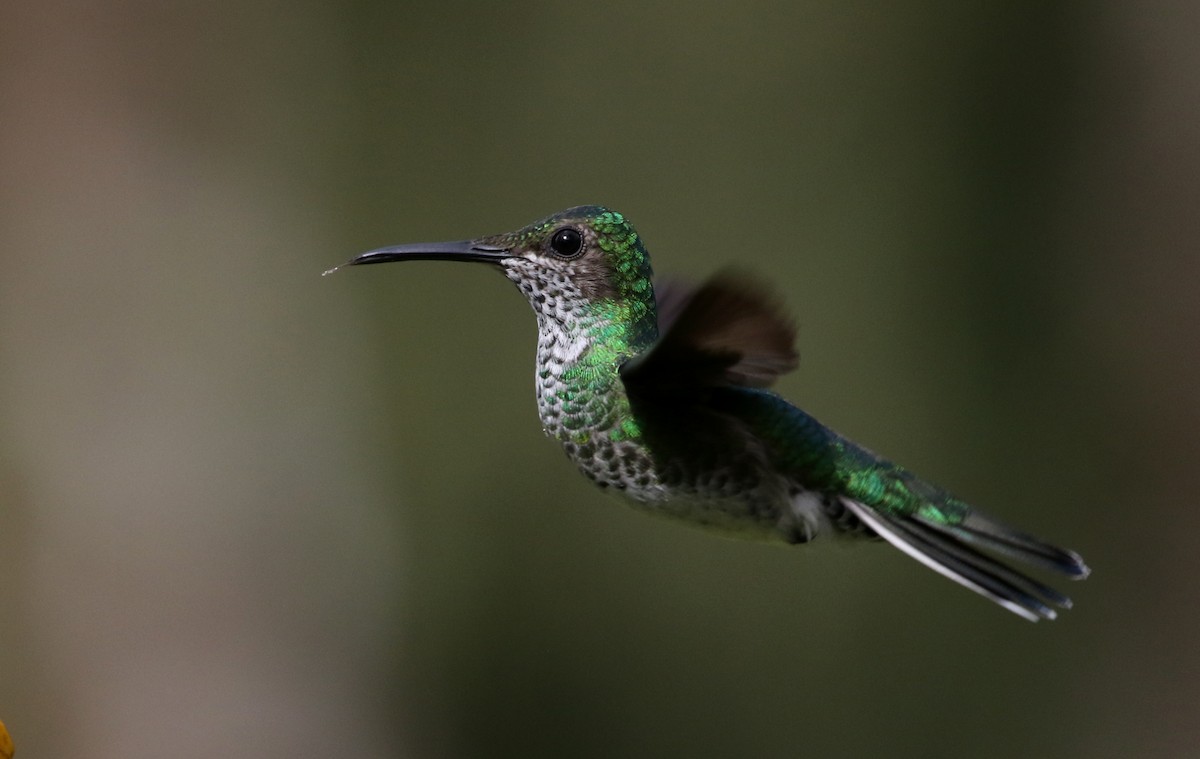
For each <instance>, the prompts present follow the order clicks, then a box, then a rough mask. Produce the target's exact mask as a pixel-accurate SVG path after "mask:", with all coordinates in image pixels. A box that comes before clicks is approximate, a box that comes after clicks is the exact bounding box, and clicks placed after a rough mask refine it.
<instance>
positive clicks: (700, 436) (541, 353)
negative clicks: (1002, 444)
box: [350, 206, 1088, 620]
mask: <svg viewBox="0 0 1200 759" xmlns="http://www.w3.org/2000/svg"><path fill="white" fill-rule="evenodd" d="M413 259H457V260H477V261H484V262H488V263H492V264H494V265H497V266H499V267H501V269H502V270H503V271H504V273H505V275H506V276H507V277H508V278H509V279H511V280H512V281H513V282H515V283H516V284H517V286H518V287H519V288H520V290H521V291H522V292H523V293H524V295H525V296H526V298H527V299H528V300H529V303H530V305H531V306H532V307H533V309H534V311H535V313H536V315H537V320H538V345H537V363H536V367H537V369H536V383H537V402H538V413H539V416H540V417H541V421H542V426H543V429H544V430H545V431H546V434H547V435H549V436H551V437H553V438H555V439H556V440H558V441H559V442H560V443H561V444H562V446H563V448H564V450H565V451H566V453H567V456H568V457H569V458H570V459H571V460H572V461H573V462H574V463H575V465H576V466H578V467H579V469H580V471H582V472H583V474H584V475H586V476H587V477H588V478H589V479H591V480H592V481H593V482H595V483H596V484H597V485H599V486H600V487H601V488H604V489H607V490H612V491H617V492H620V493H621V494H622V495H624V496H625V497H627V498H628V499H630V500H631V501H632V502H633V503H634V504H635V505H637V506H638V507H639V508H641V509H643V510H645V511H647V512H650V513H653V514H657V515H661V516H667V517H672V518H677V519H680V520H684V521H686V522H690V523H693V524H697V525H700V526H704V527H707V528H710V529H714V530H718V531H720V532H723V533H726V534H730V535H734V536H738V537H748V538H755V539H762V540H768V541H776V542H784V543H803V542H807V541H809V540H811V539H813V538H814V537H816V536H818V535H822V534H826V533H830V534H835V535H842V536H852V537H860V538H882V539H884V540H887V541H888V542H889V543H891V544H893V545H895V546H896V547H897V548H900V549H901V550H903V551H904V552H905V553H907V554H909V555H910V556H913V557H914V558H916V559H918V560H919V561H921V562H922V563H924V564H926V565H927V566H929V567H931V568H933V569H935V570H936V571H938V572H940V573H942V574H944V575H946V576H948V577H950V578H951V579H954V580H956V581H957V582H959V583H961V584H963V585H965V586H967V587H969V588H971V589H972V590H975V591H976V592H979V593H981V594H983V595H985V596H987V597H989V598H991V599H992V600H993V601H996V602H997V603H999V604H1001V605H1002V606H1004V607H1005V608H1007V609H1009V610H1010V611H1013V612H1015V613H1017V614H1019V615H1021V616H1023V617H1026V618H1028V619H1031V620H1037V619H1040V618H1053V617H1054V616H1055V611H1054V609H1053V608H1052V607H1053V606H1059V607H1063V608H1066V607H1069V606H1070V600H1069V599H1068V598H1066V597H1065V596H1063V595H1061V594H1060V593H1058V592H1057V591H1054V590H1053V589H1051V588H1049V587H1046V586H1044V585H1042V584H1041V583H1038V582H1036V581H1035V580H1032V579H1030V578H1029V577H1027V576H1025V575H1023V574H1021V573H1019V572H1017V571H1016V570H1014V569H1012V568H1010V567H1009V566H1008V565H1006V564H1003V563H1001V562H1000V561H998V560H997V559H996V558H994V557H993V556H991V555H989V553H984V552H982V551H980V550H978V549H980V548H982V549H984V550H986V551H988V552H990V553H993V554H1001V555H1005V556H1007V557H1010V558H1015V559H1018V560H1021V561H1024V562H1026V563H1033V564H1038V565H1041V566H1043V567H1045V568H1050V569H1053V570H1056V571H1060V572H1062V573H1064V574H1066V575H1068V576H1070V577H1075V578H1081V577H1084V576H1086V575H1087V573H1088V570H1087V567H1086V566H1085V565H1084V564H1083V561H1082V560H1081V559H1080V558H1079V556H1078V555H1076V554H1074V553H1072V552H1070V551H1066V550H1063V549H1060V548H1056V547H1054V546H1051V545H1049V544H1047V543H1044V542H1042V541H1040V540H1037V539H1035V538H1032V537H1030V536H1028V535H1026V534H1024V533H1021V532H1018V531H1016V530H1014V529H1012V528H1010V527H1008V526H1006V525H1004V524H1002V523H1000V522H997V521H995V520H993V519H991V518H990V517H986V516H984V515H982V514H981V513H979V512H978V511H976V510H974V509H972V508H971V507H969V506H968V505H967V504H966V503H964V502H962V501H960V500H958V499H957V498H954V497H953V496H951V495H949V494H948V493H946V492H944V491H943V490H941V489H939V488H937V487H936V486H933V485H931V484H929V483H926V482H924V481H922V480H920V479H918V478H917V477H915V476H914V475H912V474H911V473H910V472H908V471H907V470H905V469H903V468H902V467H899V466H897V465H895V464H893V463H891V462H889V461H887V460H885V459H882V458H880V457H878V456H876V455H875V454H873V453H871V452H870V451H868V450H866V449H864V448H862V447H860V446H858V445H856V444H855V443H853V442H851V441H850V440H847V439H846V438H844V437H842V436H840V435H838V434H837V433H835V432H833V431H832V430H830V429H829V428H827V427H825V426H824V425H823V424H821V423H820V422H818V421H817V420H816V419H814V418H813V417H811V416H809V415H808V414H807V413H805V412H804V411H802V410H801V409H799V408H797V407H796V406H794V405H792V404H790V403H788V402H787V401H786V400H784V399H783V398H781V397H780V396H778V395H776V394H774V393H772V392H771V391H769V390H767V389H766V388H767V387H768V386H769V385H770V384H771V383H772V382H773V381H774V379H775V378H776V377H777V376H779V375H780V374H782V373H784V372H787V371H790V370H791V369H792V368H794V366H795V364H796V361H797V358H796V353H795V350H794V348H793V340H794V330H793V327H792V326H791V324H790V322H789V321H788V320H787V319H786V318H784V317H783V316H782V315H781V313H780V311H779V310H778V308H777V306H776V305H775V303H774V301H773V299H772V298H771V297H770V296H769V294H768V293H767V292H766V291H765V289H764V288H762V287H761V286H760V285H758V284H757V283H755V282H754V281H753V280H750V279H747V278H745V277H742V276H737V275H732V274H722V275H718V276H716V277H714V278H713V279H711V280H709V281H708V282H706V283H704V284H703V285H701V286H700V287H698V288H687V287H684V286H681V285H678V284H672V285H661V284H660V286H659V288H658V292H657V293H656V291H655V286H654V284H653V282H652V276H651V269H650V262H649V256H648V254H647V252H646V250H645V247H644V245H643V244H642V241H641V238H640V237H639V236H638V234H637V232H636V231H634V229H633V227H632V226H631V225H630V224H629V222H628V221H627V220H626V219H625V218H624V217H623V216H622V215H621V214H619V213H616V212H614V211H610V210H608V209H605V208H601V207H598V206H582V207H578V208H572V209H569V210H567V211H564V212H562V213H559V214H556V215H554V216H551V217H549V218H547V219H544V220H542V221H539V222H536V223H534V224H532V225H530V226H528V227H525V228H523V229H521V230H518V231H517V232H512V233H509V234H503V235H495V236H492V237H486V238H481V239H479V240H471V241H464V242H461V243H433V244H421V245H405V246H398V247H393V248H384V249H380V250H377V251H371V252H370V253H365V254H363V255H361V256H358V257H356V258H355V259H353V260H352V261H351V262H350V263H351V264H367V263H384V262H387V261H400V260H413Z"/></svg>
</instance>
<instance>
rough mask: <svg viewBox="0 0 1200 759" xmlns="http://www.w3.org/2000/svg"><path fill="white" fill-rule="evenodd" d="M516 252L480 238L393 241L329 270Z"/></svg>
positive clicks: (495, 258)
mask: <svg viewBox="0 0 1200 759" xmlns="http://www.w3.org/2000/svg"><path fill="white" fill-rule="evenodd" d="M512 257H513V254H512V253H511V252H510V251H509V249H508V248H503V247H501V246H499V245H490V244H488V243H483V242H479V241H477V240H461V241H459V242H418V243H412V244H410V245H394V246H392V247H390V248H378V249H376V250H369V251H367V252H366V253H360V254H358V255H357V256H355V257H354V258H351V259H350V260H349V261H347V262H346V263H344V264H342V265H341V266H335V267H333V268H332V269H330V270H329V271H327V272H325V273H326V274H332V273H333V272H335V271H337V270H338V269H341V268H344V267H346V266H361V265H363V264H387V263H391V262H393V261H483V262H485V263H493V264H494V263H499V262H501V261H503V260H504V259H506V258H512Z"/></svg>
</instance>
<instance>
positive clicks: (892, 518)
mask: <svg viewBox="0 0 1200 759" xmlns="http://www.w3.org/2000/svg"><path fill="white" fill-rule="evenodd" d="M842 503H843V504H844V505H845V506H846V508H847V509H849V510H850V511H851V512H853V513H854V514H855V515H856V516H857V517H858V518H859V519H861V520H862V521H863V522H864V523H865V524H867V525H868V526H869V527H870V528H871V529H872V530H874V531H875V533H876V534H878V535H879V537H881V538H883V539H884V540H886V541H888V542H889V543H891V544H892V545H893V546H895V547H896V548H898V549H900V550H901V551H903V552H904V553H906V554H908V555H909V556H911V557H912V558H914V559H916V560H917V561H919V562H921V563H922V564H924V565H926V566H927V567H929V568H930V569H933V570H934V571H936V572H938V573H940V574H942V575H944V576H946V577H948V578H950V579H951V580H954V581H955V582H957V583H959V584H960V585H963V586H964V587H967V588H970V589H971V590H973V591H975V592H976V593H979V594H980V595H982V596H984V597H986V598H989V599H991V600H992V601H994V602H995V603H997V604H999V605H1000V606H1002V607H1004V608H1005V609H1008V610H1009V611H1011V612H1013V613H1014V614H1017V615H1019V616H1021V617H1023V618H1025V619H1028V620H1030V621H1031V622H1037V621H1038V620H1040V619H1054V618H1055V617H1057V616H1058V614H1057V612H1056V611H1055V610H1054V608H1053V607H1055V606H1057V607H1059V608H1063V609H1069V608H1070V607H1071V599H1070V598H1068V597H1067V596H1065V595H1063V594H1062V593H1059V592H1058V591H1056V590H1054V589H1053V588H1050V587H1047V586H1046V585H1043V584H1041V583H1039V582H1037V581H1036V580H1033V579H1032V578H1029V577H1026V576H1025V575H1023V574H1021V573H1020V572H1018V571H1017V570H1015V569H1013V568H1011V567H1009V566H1007V565H1005V564H1002V563H1001V562H999V561H997V560H996V559H993V558H992V557H990V556H987V555H986V554H983V553H980V552H979V551H977V550H975V548H973V547H972V545H971V544H972V543H975V544H978V545H981V546H982V547H986V548H989V549H993V550H996V551H997V552H999V553H1003V554H1005V555H1008V556H1012V557H1014V558H1017V559H1021V560H1023V561H1028V562H1032V563H1036V564H1047V565H1048V566H1051V567H1052V568H1055V569H1059V570H1060V571H1064V572H1067V573H1068V574H1072V575H1075V576H1083V575H1086V567H1085V566H1083V563H1082V561H1079V560H1078V557H1077V556H1075V555H1074V554H1070V552H1066V551H1060V549H1053V550H1054V551H1059V552H1061V553H1063V554H1064V555H1068V554H1069V555H1070V556H1074V558H1075V561H1074V562H1069V563H1067V564H1065V565H1060V563H1059V562H1049V561H1048V560H1047V558H1046V557H1047V555H1049V554H1048V552H1047V551H1046V550H1044V549H1046V548H1053V547H1052V546H1046V544H1044V543H1041V542H1040V541H1037V540H1036V539H1033V538H1029V537H1028V536H1024V535H1020V534H1019V533H1012V534H1013V535H1014V536H1015V538H1013V539H1010V540H1002V539H1001V538H1002V537H1007V535H1008V533H1005V534H1004V535H1003V536H1002V535H1000V534H999V533H996V532H995V529H996V528H998V523H995V522H991V521H990V520H987V524H988V526H989V528H993V529H992V530H990V531H989V532H986V533H984V532H976V531H974V530H972V529H970V528H963V529H962V530H960V531H956V530H953V529H952V528H948V527H945V526H943V525H936V524H932V523H929V522H926V521H924V520H920V519H915V518H911V517H906V516H896V515H889V514H884V513H881V512H878V511H875V510H874V509H872V508H870V507H869V506H866V505H864V504H862V503H859V502H858V501H854V500H852V499H848V498H846V499H842ZM981 535H982V536H983V537H980V536H981ZM968 536H969V537H968ZM1026 540H1028V541H1031V542H1030V544H1029V545H1030V546H1031V547H1036V550H1024V551H1023V550H1022V548H1023V547H1024V543H1025V542H1026ZM1018 546H1020V547H1018ZM1066 567H1070V568H1071V569H1074V568H1076V567H1081V568H1082V570H1083V571H1082V574H1081V573H1080V572H1078V571H1071V570H1069V569H1067V568H1066Z"/></svg>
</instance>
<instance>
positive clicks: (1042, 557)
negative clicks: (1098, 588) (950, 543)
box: [926, 511, 1092, 580]
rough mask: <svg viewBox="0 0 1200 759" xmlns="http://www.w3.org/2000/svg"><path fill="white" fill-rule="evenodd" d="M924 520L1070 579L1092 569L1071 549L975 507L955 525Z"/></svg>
mask: <svg viewBox="0 0 1200 759" xmlns="http://www.w3.org/2000/svg"><path fill="white" fill-rule="evenodd" d="M926 524H928V525H929V526H930V527H933V528H935V529H939V530H942V531H944V532H946V533H949V534H950V535H953V536H954V537H956V538H958V539H960V540H962V541H965V542H967V543H972V544H974V545H977V546H979V547H980V548H984V549H987V550H989V551H995V552H996V553H1001V554H1004V555H1005V556H1008V557H1010V558H1013V559H1017V560H1019V561H1023V562H1026V563H1028V564H1034V565H1037V566H1041V567H1045V568H1046V569H1050V570H1053V571H1055V572H1061V573H1063V574H1065V575H1067V576H1068V577H1070V578H1071V579H1072V580H1082V579H1084V578H1085V577H1087V576H1088V575H1089V574H1090V573H1091V571H1092V570H1091V569H1089V568H1088V566H1087V564H1084V563H1083V557H1082V556H1080V555H1079V554H1077V553H1075V552H1074V551H1068V550H1066V549H1065V548H1059V547H1058V546H1052V545H1050V544H1049V543H1046V542H1044V541H1041V540H1038V539H1037V538H1035V537H1033V536H1032V535H1027V534H1025V533H1023V532H1020V531H1019V530H1015V529H1013V528H1012V527H1009V526H1008V525H1006V524H1004V523H1002V522H998V521H996V520H995V519H992V518H991V517H988V516H986V515H984V514H980V513H978V512H975V511H973V512H971V513H969V514H968V515H967V517H966V519H964V520H963V521H962V522H960V523H959V524H957V525H952V526H951V525H942V524H936V523H932V522H927V523H926Z"/></svg>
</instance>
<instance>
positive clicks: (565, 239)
mask: <svg viewBox="0 0 1200 759" xmlns="http://www.w3.org/2000/svg"><path fill="white" fill-rule="evenodd" d="M550 249H551V250H553V251H554V252H555V253H556V254H558V255H559V256H562V257H563V258H574V257H575V256H577V255H579V251H581V250H583V235H581V234H579V230H578V229H575V228H574V227H563V228H562V229H560V230H558V231H556V232H555V233H554V234H553V235H552V236H551V237H550Z"/></svg>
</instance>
